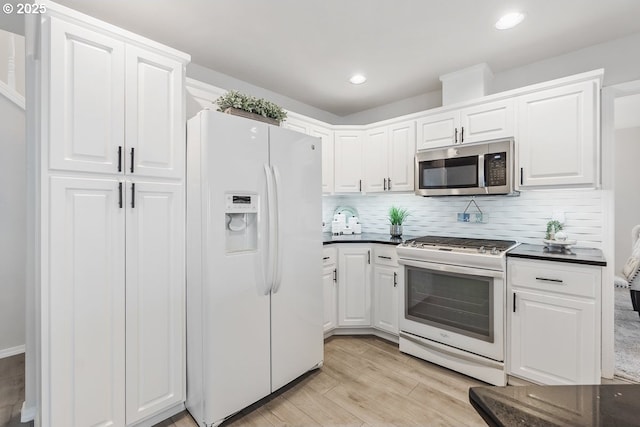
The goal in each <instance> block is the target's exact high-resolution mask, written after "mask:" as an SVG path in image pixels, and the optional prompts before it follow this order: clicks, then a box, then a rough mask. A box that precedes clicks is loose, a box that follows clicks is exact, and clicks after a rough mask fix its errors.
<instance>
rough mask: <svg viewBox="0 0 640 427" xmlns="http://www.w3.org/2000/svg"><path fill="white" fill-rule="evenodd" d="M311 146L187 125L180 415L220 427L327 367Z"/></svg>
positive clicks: (200, 118) (207, 121) (318, 194)
mask: <svg viewBox="0 0 640 427" xmlns="http://www.w3.org/2000/svg"><path fill="white" fill-rule="evenodd" d="M321 157H322V155H321V143H320V140H319V139H318V138H314V137H311V136H308V135H304V134H301V133H298V132H294V131H291V130H288V129H283V128H279V127H276V126H271V125H267V124H264V123H261V122H257V121H253V120H249V119H245V118H241V117H236V116H231V115H228V114H223V113H219V112H216V111H211V110H203V111H201V112H200V113H198V115H197V116H196V117H194V118H192V119H191V120H189V122H188V126H187V409H188V410H189V412H190V413H191V415H192V416H193V417H194V418H195V419H196V421H197V422H198V423H199V425H202V426H207V427H209V426H211V425H213V426H216V425H218V424H220V423H221V422H222V421H224V420H225V419H226V418H228V417H230V416H231V415H233V414H234V413H236V412H238V411H240V410H242V409H243V408H245V407H247V406H249V405H251V404H253V403H254V402H257V401H258V400H260V399H262V398H263V397H266V396H267V395H269V394H271V393H272V392H274V391H276V390H278V389H279V388H281V387H282V386H284V385H286V384H288V383H289V382H291V381H292V380H294V379H296V378H297V377H299V376H300V375H302V374H304V373H305V372H307V371H309V370H312V369H314V368H318V367H320V366H321V365H322V361H323V330H322V304H323V303H322V283H321V280H322V279H321V278H322V237H321V233H322V190H321V186H322V184H321V181H322V180H321Z"/></svg>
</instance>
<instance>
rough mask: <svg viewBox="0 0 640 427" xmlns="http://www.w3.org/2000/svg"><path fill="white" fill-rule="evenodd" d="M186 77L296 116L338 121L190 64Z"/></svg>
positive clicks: (329, 115) (224, 75) (336, 118)
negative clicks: (258, 100)
mask: <svg viewBox="0 0 640 427" xmlns="http://www.w3.org/2000/svg"><path fill="white" fill-rule="evenodd" d="M187 77H190V78H192V79H195V80H198V81H201V82H204V83H207V84H210V85H213V86H216V87H219V88H223V89H226V90H238V91H240V92H243V93H246V94H248V95H252V96H257V97H259V98H265V99H268V100H269V101H271V102H275V103H276V104H278V105H280V106H281V107H282V108H284V109H286V110H290V111H295V112H296V113H298V114H303V115H305V116H308V117H313V118H314V119H317V120H321V121H323V122H326V123H331V124H335V123H337V122H338V121H339V120H340V118H339V116H336V115H335V114H331V113H328V112H326V111H324V110H320V109H319V108H315V107H312V106H310V105H307V104H305V103H302V102H300V101H296V100H295V99H291V98H288V97H286V96H284V95H280V94H278V93H275V92H272V91H270V90H267V89H263V88H261V87H258V86H255V85H252V84H250V83H247V82H244V81H242V80H238V79H236V78H235V77H231V76H228V75H226V74H222V73H220V72H217V71H214V70H212V69H209V68H206V67H203V66H200V65H198V64H194V63H190V64H188V65H187Z"/></svg>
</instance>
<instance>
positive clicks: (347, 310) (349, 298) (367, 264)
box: [338, 244, 371, 327]
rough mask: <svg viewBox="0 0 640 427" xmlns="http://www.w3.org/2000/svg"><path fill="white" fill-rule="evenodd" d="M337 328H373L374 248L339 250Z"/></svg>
mask: <svg viewBox="0 0 640 427" xmlns="http://www.w3.org/2000/svg"><path fill="white" fill-rule="evenodd" d="M338 326H343V327H349V326H371V246H370V245H366V246H363V245H358V244H345V245H341V246H340V247H339V248H338Z"/></svg>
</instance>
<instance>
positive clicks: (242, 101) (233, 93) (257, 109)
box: [215, 90, 287, 123]
mask: <svg viewBox="0 0 640 427" xmlns="http://www.w3.org/2000/svg"><path fill="white" fill-rule="evenodd" d="M215 103H216V104H217V105H218V111H222V112H225V113H230V114H237V115H241V114H238V111H244V112H246V113H251V114H257V115H258V116H262V117H265V118H267V119H272V120H273V121H275V122H277V123H280V122H281V121H282V120H284V119H286V118H287V112H286V111H284V110H283V109H282V107H280V106H279V105H277V104H274V103H273V102H271V101H267V100H266V99H263V98H256V97H255V96H250V95H245V94H243V93H240V92H238V91H237V90H230V91H229V92H227V93H225V94H224V95H221V96H220V97H218V99H216V101H215Z"/></svg>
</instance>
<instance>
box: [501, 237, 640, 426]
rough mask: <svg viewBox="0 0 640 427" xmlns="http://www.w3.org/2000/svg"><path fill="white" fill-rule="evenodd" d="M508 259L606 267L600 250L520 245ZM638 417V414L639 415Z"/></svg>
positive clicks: (510, 253)
mask: <svg viewBox="0 0 640 427" xmlns="http://www.w3.org/2000/svg"><path fill="white" fill-rule="evenodd" d="M507 256H508V257H514V258H527V259H539V260H543V261H558V262H569V263H573V264H586V265H598V266H602V267H604V266H606V265H607V261H606V260H605V259H604V256H603V255H602V251H601V250H600V249H593V248H574V247H572V248H571V249H570V252H566V251H560V250H558V251H556V250H550V249H549V248H547V247H545V246H544V245H530V244H527V243H522V244H520V245H518V246H517V247H515V248H513V249H511V250H510V251H509V252H507ZM639 415H640V414H639Z"/></svg>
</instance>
